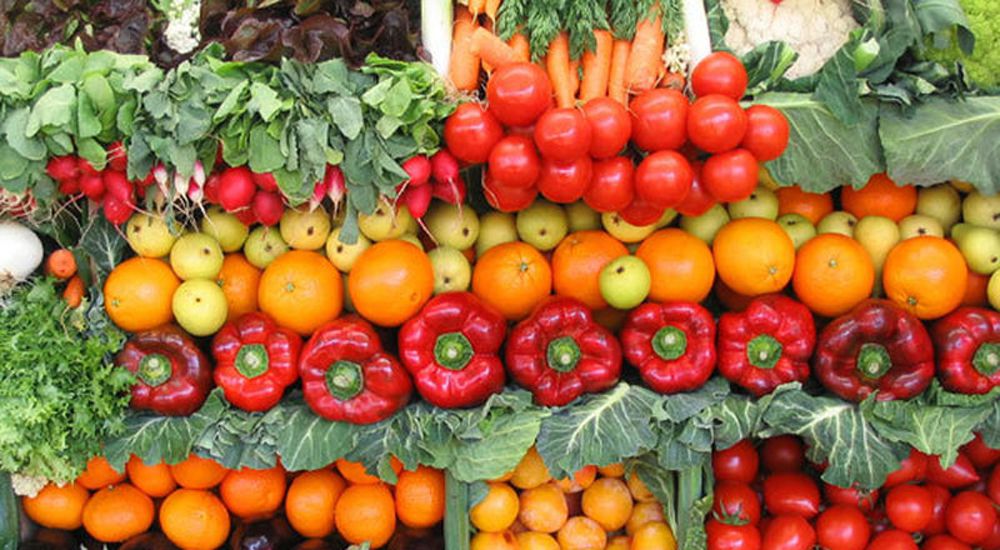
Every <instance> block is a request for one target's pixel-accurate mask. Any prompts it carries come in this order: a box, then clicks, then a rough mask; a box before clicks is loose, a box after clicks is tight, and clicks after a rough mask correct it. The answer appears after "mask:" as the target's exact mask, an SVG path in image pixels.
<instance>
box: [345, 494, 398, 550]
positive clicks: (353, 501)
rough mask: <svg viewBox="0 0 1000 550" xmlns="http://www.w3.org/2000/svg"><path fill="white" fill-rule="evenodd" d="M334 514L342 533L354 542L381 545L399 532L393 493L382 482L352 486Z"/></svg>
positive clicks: (375, 546)
mask: <svg viewBox="0 0 1000 550" xmlns="http://www.w3.org/2000/svg"><path fill="white" fill-rule="evenodd" d="M333 515H334V518H336V523H337V531H339V532H340V536H341V537H343V538H344V540H346V541H347V542H349V543H351V544H361V543H362V542H365V541H368V542H369V543H370V544H371V547H372V548H381V547H383V546H385V544H386V543H387V542H389V539H390V538H391V537H392V534H393V532H395V531H396V507H395V505H394V504H393V502H392V493H391V492H390V491H389V488H388V487H386V486H385V485H384V484H382V483H376V484H371V485H352V486H350V487H348V488H347V490H346V491H344V492H343V493H342V494H341V495H340V499H339V500H338V501H337V506H336V509H335V511H334V514H333Z"/></svg>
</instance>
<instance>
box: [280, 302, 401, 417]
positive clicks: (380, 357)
mask: <svg viewBox="0 0 1000 550" xmlns="http://www.w3.org/2000/svg"><path fill="white" fill-rule="evenodd" d="M299 373H300V374H301V376H302V391H303V393H304V394H305V400H306V403H307V404H308V405H309V408H311V409H312V410H313V412H315V413H316V414H318V415H319V416H322V417H323V418H326V419H327V420H334V421H338V422H350V423H351V424H372V423H374V422H378V421H380V420H384V419H386V418H389V417H390V416H392V414H393V413H395V412H396V411H397V410H399V409H400V408H401V407H402V406H403V405H405V404H406V402H407V401H409V400H410V394H411V393H412V392H413V382H411V381H410V375H409V374H407V372H406V369H404V368H403V366H402V365H400V364H399V362H398V361H396V359H395V358H394V357H393V356H392V355H389V354H388V353H386V352H385V351H383V349H382V342H381V341H380V340H379V338H378V335H377V334H376V333H375V329H373V328H372V326H371V325H370V324H368V322H367V321H365V320H363V319H361V318H359V317H356V316H353V315H349V316H347V317H342V318H340V319H335V320H333V321H330V322H329V323H327V324H325V325H323V326H321V327H320V328H319V329H317V330H316V332H315V333H313V335H312V338H310V339H309V341H308V342H306V345H305V347H304V348H303V349H302V357H301V358H300V359H299Z"/></svg>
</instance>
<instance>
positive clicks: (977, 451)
mask: <svg viewBox="0 0 1000 550" xmlns="http://www.w3.org/2000/svg"><path fill="white" fill-rule="evenodd" d="M962 452H963V453H965V456H967V457H969V460H971V461H972V464H973V465H974V466H975V467H976V468H978V469H980V470H985V469H987V468H989V467H991V466H993V465H994V464H996V463H997V462H1000V449H991V448H990V447H989V446H987V445H986V442H984V441H983V436H982V435H981V434H975V437H974V438H973V439H972V441H970V442H968V443H966V444H965V445H964V446H963V447H962Z"/></svg>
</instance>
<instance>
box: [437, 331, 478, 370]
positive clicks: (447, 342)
mask: <svg viewBox="0 0 1000 550" xmlns="http://www.w3.org/2000/svg"><path fill="white" fill-rule="evenodd" d="M473 355H475V351H474V350H473V349H472V344H471V343H470V342H469V339H468V338H466V337H465V335H464V334H462V333H461V332H449V333H446V334H441V335H440V336H438V337H437V341H436V342H434V360H435V361H437V363H438V364H439V365H441V366H442V367H444V368H446V369H448V370H462V369H464V368H465V366H466V365H468V364H469V361H471V360H472V356H473Z"/></svg>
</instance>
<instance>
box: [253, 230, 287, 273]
mask: <svg viewBox="0 0 1000 550" xmlns="http://www.w3.org/2000/svg"><path fill="white" fill-rule="evenodd" d="M285 252H288V243H286V242H285V239H282V238H281V232H280V231H278V228H277V227H264V226H260V227H258V228H256V229H254V230H253V231H251V232H250V236H249V237H247V242H246V243H244V245H243V254H245V255H246V257H247V261H249V262H250V263H251V264H253V265H254V266H255V267H257V268H258V269H264V268H265V267H267V266H269V265H271V262H273V261H274V259H275V258H277V257H278V256H281V255H282V254H284V253H285Z"/></svg>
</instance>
